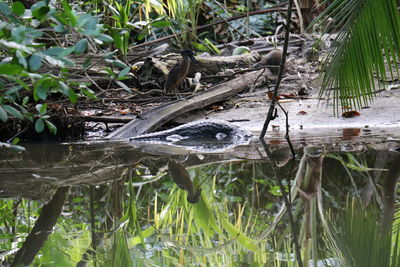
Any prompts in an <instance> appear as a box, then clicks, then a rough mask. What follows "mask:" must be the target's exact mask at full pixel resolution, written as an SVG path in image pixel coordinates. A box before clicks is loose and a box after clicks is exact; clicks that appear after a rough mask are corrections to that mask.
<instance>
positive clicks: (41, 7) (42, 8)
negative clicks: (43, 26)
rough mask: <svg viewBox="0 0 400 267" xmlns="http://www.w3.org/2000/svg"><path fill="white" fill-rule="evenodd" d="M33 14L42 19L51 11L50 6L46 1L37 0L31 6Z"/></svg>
mask: <svg viewBox="0 0 400 267" xmlns="http://www.w3.org/2000/svg"><path fill="white" fill-rule="evenodd" d="M31 11H32V16H33V17H35V18H37V19H38V20H42V19H43V18H44V17H45V16H46V15H47V13H48V12H49V11H50V7H48V6H47V5H46V3H45V2H44V1H40V2H37V3H36V4H34V5H33V6H32V7H31Z"/></svg>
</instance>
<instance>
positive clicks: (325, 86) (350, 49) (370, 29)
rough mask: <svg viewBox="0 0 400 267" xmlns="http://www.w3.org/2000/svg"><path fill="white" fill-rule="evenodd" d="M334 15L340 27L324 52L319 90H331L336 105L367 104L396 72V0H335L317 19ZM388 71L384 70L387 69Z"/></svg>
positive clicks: (399, 46) (399, 51)
mask: <svg viewBox="0 0 400 267" xmlns="http://www.w3.org/2000/svg"><path fill="white" fill-rule="evenodd" d="M328 17H333V18H334V19H335V21H336V26H335V30H340V32H339V34H338V36H337V37H336V40H335V44H336V45H335V46H334V48H333V49H332V51H331V53H330V54H329V55H328V56H327V59H326V62H325V64H324V67H325V68H326V72H325V73H324V74H323V81H322V89H321V94H323V93H324V92H327V90H332V92H333V101H334V107H335V111H336V112H337V111H338V109H339V105H341V106H342V109H343V108H344V107H348V106H350V107H351V106H355V107H358V108H361V107H363V106H364V105H367V104H368V103H369V102H370V101H371V100H372V98H373V96H374V92H375V91H377V90H378V89H379V88H382V87H383V85H384V84H385V83H386V82H387V81H388V76H390V77H392V78H393V76H394V75H395V74H396V75H397V76H398V75H399V73H398V63H397V62H398V58H399V55H400V34H399V32H400V16H399V12H398V11H397V1H395V0H362V1H359V0H351V1H345V0H336V1H334V2H333V3H332V4H331V5H330V6H329V7H328V8H327V9H326V11H325V12H324V13H323V14H321V16H320V18H319V19H327V18H328ZM386 68H388V70H389V73H388V72H387V69H386Z"/></svg>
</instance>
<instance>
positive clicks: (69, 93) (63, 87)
mask: <svg viewBox="0 0 400 267" xmlns="http://www.w3.org/2000/svg"><path fill="white" fill-rule="evenodd" d="M59 88H60V90H61V92H63V94H64V95H66V96H68V98H69V101H71V102H72V103H73V104H75V103H76V102H77V101H78V98H77V96H76V93H75V91H74V90H72V89H71V88H70V87H68V86H67V85H66V84H65V83H64V82H61V81H60V82H59Z"/></svg>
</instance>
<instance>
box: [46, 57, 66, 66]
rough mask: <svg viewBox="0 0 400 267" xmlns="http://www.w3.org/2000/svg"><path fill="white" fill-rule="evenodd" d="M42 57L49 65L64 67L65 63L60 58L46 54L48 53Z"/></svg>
mask: <svg viewBox="0 0 400 267" xmlns="http://www.w3.org/2000/svg"><path fill="white" fill-rule="evenodd" d="M43 58H44V59H45V60H46V61H47V62H48V63H49V64H51V65H54V66H57V67H60V68H64V67H65V64H64V62H63V61H62V60H60V59H58V58H55V57H52V56H48V55H44V56H43Z"/></svg>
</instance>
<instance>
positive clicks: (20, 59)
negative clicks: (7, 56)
mask: <svg viewBox="0 0 400 267" xmlns="http://www.w3.org/2000/svg"><path fill="white" fill-rule="evenodd" d="M15 56H16V57H17V58H18V62H19V64H21V65H22V66H24V68H25V69H26V68H27V67H28V63H27V62H26V59H25V57H24V55H22V53H21V52H20V51H17V52H15Z"/></svg>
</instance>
